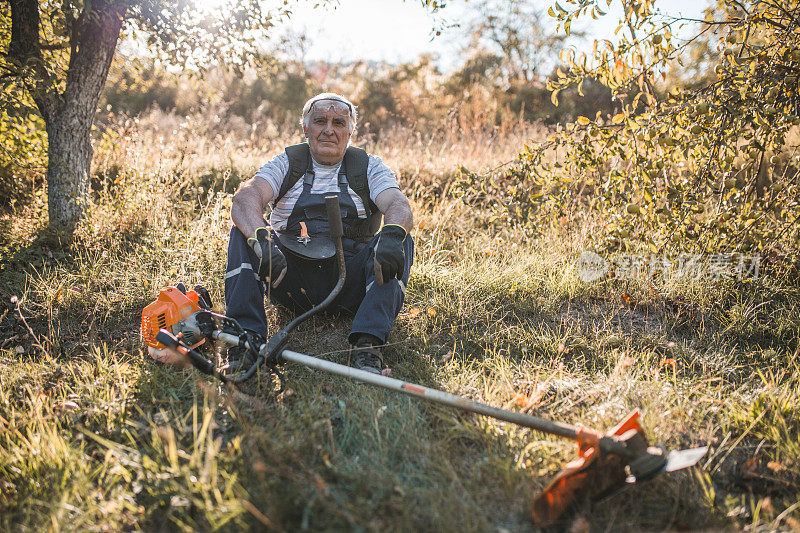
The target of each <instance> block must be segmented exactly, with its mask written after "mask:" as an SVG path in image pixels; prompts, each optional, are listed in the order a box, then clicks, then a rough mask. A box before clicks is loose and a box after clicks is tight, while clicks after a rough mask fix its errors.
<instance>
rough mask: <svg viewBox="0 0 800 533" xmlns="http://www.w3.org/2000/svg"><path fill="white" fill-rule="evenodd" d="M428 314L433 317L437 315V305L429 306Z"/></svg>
mask: <svg viewBox="0 0 800 533" xmlns="http://www.w3.org/2000/svg"><path fill="white" fill-rule="evenodd" d="M428 316H429V317H431V318H433V317H435V316H436V308H435V307H429V308H428Z"/></svg>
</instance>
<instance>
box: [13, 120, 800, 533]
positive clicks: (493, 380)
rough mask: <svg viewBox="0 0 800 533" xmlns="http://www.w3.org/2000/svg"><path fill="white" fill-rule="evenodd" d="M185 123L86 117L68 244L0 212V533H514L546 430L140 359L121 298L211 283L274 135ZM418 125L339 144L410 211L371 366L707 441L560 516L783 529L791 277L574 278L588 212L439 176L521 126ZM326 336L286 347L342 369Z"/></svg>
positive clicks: (795, 498) (674, 441)
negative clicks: (493, 214)
mask: <svg viewBox="0 0 800 533" xmlns="http://www.w3.org/2000/svg"><path fill="white" fill-rule="evenodd" d="M201 118H202V117H200V118H196V119H187V120H184V119H183V118H175V117H172V116H169V115H166V116H157V117H152V116H151V117H149V118H144V119H143V120H142V121H141V122H140V123H133V122H129V123H128V124H124V123H123V124H119V125H117V126H116V127H112V128H110V129H109V130H108V131H107V132H106V133H105V134H104V135H103V136H102V138H100V139H99V140H98V142H97V143H96V148H95V157H94V162H95V166H94V167H93V168H94V169H95V171H94V174H95V178H96V179H95V182H94V192H93V195H92V204H91V205H90V207H89V216H88V217H87V219H86V220H85V221H83V222H82V223H81V225H80V226H79V228H78V231H77V233H76V235H75V236H74V238H72V239H69V240H65V239H64V237H63V236H62V235H59V234H58V233H56V232H52V231H47V230H46V229H45V228H46V222H47V221H46V214H45V210H46V196H45V195H44V193H43V192H42V193H41V194H39V195H38V196H37V197H36V198H35V199H34V201H33V202H32V203H30V204H28V205H24V206H19V207H17V208H15V209H16V210H15V211H13V212H12V213H11V214H9V215H6V216H5V217H4V218H3V219H2V220H0V229H2V231H1V232H0V233H1V234H2V235H1V236H0V246H2V249H3V255H2V262H1V263H0V266H1V267H2V271H0V296H2V307H0V346H1V347H2V348H1V349H2V351H1V352H0V529H5V530H13V531H43V530H79V531H95V530H102V531H106V530H111V531H119V530H136V529H144V530H150V531H153V530H155V531H160V530H171V531H174V530H181V531H197V530H241V529H242V528H245V529H253V530H275V531H294V530H310V531H315V530H356V531H361V530H366V531H383V530H402V531H408V530H423V531H428V530H445V531H498V532H499V531H530V530H534V529H535V528H534V526H533V525H532V523H531V521H530V516H529V511H528V505H529V503H530V500H531V498H532V496H533V495H534V494H535V493H536V492H537V491H538V490H539V489H541V488H542V487H544V486H545V484H546V483H547V482H548V480H549V479H550V478H551V477H552V476H553V475H554V474H555V473H556V472H557V471H558V470H559V469H560V468H561V466H562V465H563V464H564V463H565V462H566V461H568V460H569V459H571V458H572V457H573V456H574V454H575V445H574V444H573V443H571V442H568V441H564V440H559V439H556V438H552V437H548V436H544V435H542V434H539V433H536V432H533V431H530V430H527V429H522V428H519V427H516V426H513V425H511V424H506V423H501V422H497V421H493V420H488V419H485V418H481V417H477V416H471V415H464V414H461V413H458V412H454V411H451V410H448V409H445V408H441V407H436V406H431V405H427V404H422V403H419V402H417V401H415V400H413V399H410V398H406V397H403V396H399V395H395V394H392V393H389V392H385V391H381V390H376V389H373V388H370V387H367V386H364V385H359V384H357V383H353V382H348V381H345V380H343V379H339V378H335V377H331V376H328V375H325V374H322V373H319V372H316V371H312V370H308V369H306V368H303V367H299V366H293V365H287V366H285V367H284V370H285V375H286V379H287V390H285V391H284V392H283V393H281V394H280V395H276V394H275V392H274V388H273V387H274V384H273V383H272V382H270V381H267V380H264V381H262V382H259V383H257V384H251V385H250V386H249V387H248V392H250V393H255V394H253V395H248V394H243V393H241V392H237V391H235V390H232V389H230V388H226V387H221V386H220V385H219V384H218V383H217V382H215V381H214V380H211V379H208V378H205V377H203V376H202V375H201V374H199V373H197V372H190V371H176V370H174V369H171V368H168V367H165V366H162V365H160V364H157V363H155V362H154V361H152V360H150V359H149V358H148V357H147V354H146V351H145V350H144V349H143V346H142V343H141V341H140V338H139V332H138V326H139V317H140V312H141V309H142V307H143V306H144V305H146V304H147V303H149V302H150V301H152V300H153V299H154V298H155V297H156V295H157V293H158V290H159V289H160V288H161V287H162V286H165V285H168V284H173V283H175V282H177V281H184V282H186V283H187V284H194V283H202V284H204V285H205V286H206V287H207V288H208V289H209V290H210V291H211V293H212V296H213V297H214V298H215V300H216V302H221V301H222V299H223V295H222V286H223V284H222V280H223V271H224V263H225V250H226V245H227V234H228V231H229V228H230V220H229V208H230V201H231V194H232V192H233V191H234V190H235V188H236V186H237V184H238V183H239V182H240V181H241V180H242V179H246V178H247V177H249V176H250V175H252V173H253V172H254V170H255V169H256V168H257V167H258V166H259V165H260V164H262V163H263V162H264V161H266V160H267V158H268V157H270V156H271V155H272V154H274V153H275V152H277V151H278V150H280V149H281V148H282V147H283V146H285V145H286V144H289V143H293V142H297V141H298V140H299V136H298V134H297V132H294V131H285V132H273V133H274V134H270V135H264V136H263V137H258V138H253V137H247V136H246V135H243V134H242V135H217V136H214V135H209V134H208V133H207V132H205V131H203V132H199V131H197V128H198V124H199V123H200V122H201ZM441 131H444V132H447V133H444V134H442V133H417V132H414V131H413V129H396V130H394V131H391V132H388V133H385V134H383V135H381V136H380V137H379V138H377V139H376V138H361V139H358V140H357V141H356V142H355V144H357V145H359V146H364V147H366V148H367V149H368V150H369V151H371V152H373V153H376V154H377V155H380V156H381V157H383V158H384V160H385V161H386V162H387V163H388V164H389V166H391V167H392V168H394V169H395V170H396V171H397V172H398V175H399V177H400V182H401V185H402V187H403V188H404V190H405V191H406V193H407V194H408V195H409V197H410V198H411V199H412V204H413V208H414V213H415V228H416V229H415V231H414V238H415V241H416V257H415V263H414V268H413V269H412V274H411V282H410V285H409V289H408V293H407V298H406V304H405V307H404V309H403V312H402V313H401V315H400V317H399V320H398V323H397V325H396V327H395V330H394V331H393V333H392V337H391V339H390V346H389V348H388V349H387V354H388V359H389V364H390V366H391V367H392V371H393V376H394V377H400V378H403V379H407V380H410V381H415V382H419V383H422V384H424V385H427V386H432V387H437V388H441V389H444V390H446V391H449V392H453V393H456V394H461V395H464V396H467V397H469V398H472V399H475V400H478V401H482V402H485V403H488V404H491V405H495V406H499V407H505V408H509V409H514V410H520V411H524V412H528V413H532V414H536V415H539V416H543V417H546V418H550V419H554V420H562V421H566V422H570V423H580V424H584V425H586V426H589V427H594V428H598V429H605V428H608V427H611V426H612V425H614V424H615V423H616V422H617V420H619V419H620V418H621V417H623V416H624V415H625V414H626V413H628V412H629V411H631V410H632V409H635V408H638V409H640V410H641V412H642V420H643V425H644V428H645V431H646V434H647V435H648V437H649V439H650V441H651V442H652V443H663V444H664V445H666V446H667V447H669V448H684V447H694V446H706V445H707V446H709V447H710V448H709V452H708V454H707V456H706V457H705V458H704V459H703V460H702V461H701V462H700V465H699V466H698V467H696V468H693V469H690V470H685V471H682V472H678V473H675V474H673V475H668V476H662V477H659V478H657V479H656V480H653V481H652V482H649V483H647V484H643V485H641V486H637V487H635V488H632V489H629V490H626V491H623V492H621V493H620V494H617V495H614V496H612V497H610V498H608V499H606V500H603V501H601V502H599V503H596V504H594V505H593V506H591V507H590V506H582V507H580V508H579V509H577V510H576V512H575V513H574V514H572V515H570V516H569V517H568V518H566V519H565V521H564V522H563V523H562V524H560V525H559V528H560V529H563V530H567V531H575V532H583V531H641V530H648V531H654V530H740V529H741V530H747V531H772V530H792V529H798V528H800V488H798V487H800V343H799V342H798V341H799V340H800V291H799V290H798V288H797V286H796V285H791V284H787V283H784V282H782V283H778V282H776V281H773V280H771V279H770V278H769V276H759V277H758V278H755V277H754V276H747V277H745V278H744V279H742V280H738V279H736V278H735V277H734V278H733V279H717V280H711V279H708V278H707V277H700V278H699V279H688V278H687V277H679V276H654V277H650V276H643V275H640V276H631V277H625V276H621V275H617V276H605V277H602V278H601V279H599V280H596V281H593V282H591V283H588V282H584V281H582V279H581V277H580V275H579V274H580V272H579V271H578V269H577V268H576V260H577V259H578V257H579V255H580V253H581V252H582V251H583V250H585V249H588V248H590V242H589V237H590V236H591V235H592V234H593V233H594V232H596V231H598V228H601V227H603V225H604V224H605V221H604V220H603V219H601V218H598V217H596V216H589V215H587V214H586V213H584V212H582V211H580V210H579V209H578V208H577V207H576V208H575V210H574V211H573V212H571V213H567V214H566V216H564V217H562V218H560V219H558V220H547V221H541V222H540V223H539V225H538V226H537V227H536V231H535V232H534V231H532V230H531V228H530V227H527V226H519V225H512V224H510V223H503V221H502V220H500V221H496V220H495V221H492V222H490V221H489V220H490V213H488V212H487V211H486V210H485V209H484V208H482V207H481V206H479V205H470V204H468V203H466V202H464V201H463V200H462V199H460V198H458V197H457V195H455V194H453V191H452V184H453V183H454V181H455V180H456V179H457V178H458V177H459V176H462V175H463V169H462V170H460V168H461V167H463V168H467V169H469V170H470V171H471V174H470V175H477V176H480V177H482V178H484V179H489V178H490V177H491V176H492V175H493V174H492V170H493V169H496V168H497V167H499V166H501V165H506V164H507V163H508V162H510V161H511V160H512V159H513V158H514V156H515V154H516V153H517V152H519V151H520V147H521V146H522V145H523V144H524V143H525V142H526V141H527V140H528V139H530V138H534V139H537V138H543V137H544V136H545V135H546V134H547V131H546V129H545V128H544V127H543V126H538V125H530V124H526V123H519V124H511V125H505V126H503V127H500V128H495V129H488V130H487V129H477V128H476V129H475V131H464V130H459V129H458V128H457V127H452V128H447V127H444V128H443V129H442V130H441ZM635 251H636V250H634V252H635ZM642 253H644V254H649V252H642ZM220 311H222V309H221V308H220ZM268 316H269V319H270V321H271V327H273V328H274V329H275V330H277V328H278V327H280V326H281V325H282V324H285V323H287V321H288V320H289V318H290V317H289V315H288V314H287V313H285V312H283V311H281V310H279V309H270V310H269V313H268ZM347 327H348V320H347V317H342V318H326V317H320V318H314V319H312V320H310V321H309V322H308V323H306V324H304V325H303V326H301V328H300V330H299V332H298V333H297V334H296V335H295V336H294V337H293V338H292V339H291V341H290V347H291V348H292V349H294V350H296V351H300V352H304V353H309V354H312V355H317V356H320V357H324V358H329V359H331V360H333V361H338V362H344V361H345V358H346V357H345V354H344V350H345V349H346V333H347Z"/></svg>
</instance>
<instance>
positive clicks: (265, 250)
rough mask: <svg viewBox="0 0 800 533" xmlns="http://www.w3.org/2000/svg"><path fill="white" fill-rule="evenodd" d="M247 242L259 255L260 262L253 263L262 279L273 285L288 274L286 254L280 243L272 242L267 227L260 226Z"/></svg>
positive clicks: (254, 268)
mask: <svg viewBox="0 0 800 533" xmlns="http://www.w3.org/2000/svg"><path fill="white" fill-rule="evenodd" d="M247 244H249V245H250V247H251V248H252V249H253V251H254V252H255V253H256V256H257V257H258V264H256V265H253V270H254V271H255V272H256V274H257V275H258V277H259V278H261V281H263V282H264V283H270V282H271V283H272V286H273V287H277V286H278V284H279V283H280V282H281V280H282V279H283V276H285V275H286V256H284V255H283V252H281V249H280V248H278V245H277V244H275V243H274V242H272V237H271V236H270V233H269V230H268V229H267V228H258V229H257V230H256V236H255V237H250V238H249V239H247Z"/></svg>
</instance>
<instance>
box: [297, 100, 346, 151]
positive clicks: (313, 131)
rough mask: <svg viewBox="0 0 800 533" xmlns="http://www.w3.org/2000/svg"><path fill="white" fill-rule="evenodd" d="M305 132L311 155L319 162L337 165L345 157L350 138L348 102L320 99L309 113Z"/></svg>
mask: <svg viewBox="0 0 800 533" xmlns="http://www.w3.org/2000/svg"><path fill="white" fill-rule="evenodd" d="M308 117H309V121H308V126H307V127H304V128H303V130H304V133H305V135H306V138H307V139H308V146H309V148H310V149H311V155H312V156H314V159H316V160H317V162H318V163H322V164H323V165H335V164H336V163H338V162H339V161H341V160H342V159H343V158H344V153H345V152H346V151H347V142H348V141H349V140H350V116H349V114H348V108H347V104H345V103H343V102H339V101H336V100H319V101H317V102H314V105H313V106H311V111H309V113H308Z"/></svg>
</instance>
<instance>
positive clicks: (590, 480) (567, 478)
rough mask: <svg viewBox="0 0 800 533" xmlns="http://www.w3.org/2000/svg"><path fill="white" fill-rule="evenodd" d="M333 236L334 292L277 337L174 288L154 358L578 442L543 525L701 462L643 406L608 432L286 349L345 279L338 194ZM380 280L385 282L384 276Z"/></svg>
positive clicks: (231, 378) (545, 499) (538, 508)
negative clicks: (243, 358)
mask: <svg viewBox="0 0 800 533" xmlns="http://www.w3.org/2000/svg"><path fill="white" fill-rule="evenodd" d="M326 207H327V209H328V219H329V221H330V226H331V236H332V238H333V241H334V243H335V245H336V257H337V261H338V266H339V279H338V281H337V283H336V286H335V287H334V289H333V291H331V293H330V294H329V295H328V296H327V297H326V298H325V300H324V301H323V302H321V303H320V304H319V305H317V306H316V307H314V308H313V309H310V310H309V311H307V312H306V313H304V314H302V315H300V316H298V317H297V318H295V319H294V320H292V321H291V322H290V323H289V324H288V325H287V326H286V327H285V328H283V329H282V330H280V331H278V332H277V333H276V334H275V335H273V336H272V337H271V338H270V339H269V340H265V339H263V338H259V337H258V336H257V335H254V334H253V333H252V332H248V331H246V330H244V329H243V328H241V327H240V326H239V324H238V323H237V322H236V321H235V320H233V319H231V318H228V317H226V316H224V315H221V314H218V313H215V312H213V311H212V305H211V299H210V297H209V295H208V292H207V291H206V290H205V289H203V288H202V287H200V286H196V287H195V288H194V290H189V291H187V290H186V288H185V287H183V286H182V285H180V284H179V285H177V286H175V287H166V288H164V289H162V290H161V293H160V294H159V296H158V299H157V300H156V301H155V302H153V303H151V304H150V305H148V306H147V307H145V309H144V310H143V312H142V336H143V338H144V340H145V342H146V343H147V345H148V351H149V352H150V354H151V356H152V357H153V358H155V359H158V360H160V361H163V362H167V363H171V364H176V365H179V366H188V365H189V364H191V365H193V366H194V367H195V368H197V369H198V370H200V371H201V372H203V373H205V374H209V375H213V376H216V377H217V378H218V379H219V380H220V381H222V382H225V383H234V384H235V383H241V382H243V381H246V380H248V379H250V378H251V377H253V375H254V374H255V373H256V372H257V371H258V370H259V369H260V368H262V367H266V368H267V369H268V370H269V371H271V372H273V373H275V374H276V376H277V377H278V378H279V381H280V386H281V389H282V388H283V377H282V376H281V374H280V372H279V371H278V365H279V364H281V363H284V362H287V361H289V362H294V363H299V364H301V365H305V366H307V367H310V368H314V369H317V370H320V371H323V372H328V373H330V374H335V375H338V376H343V377H347V378H352V379H355V380H358V381H361V382H363V383H367V384H370V385H375V386H378V387H382V388H385V389H389V390H393V391H397V392H400V393H403V394H406V395H408V396H413V397H416V398H420V399H423V400H427V401H429V402H433V403H438V404H441V405H446V406H449V407H453V408H455V409H459V410H462V411H467V412H471V413H477V414H480V415H484V416H488V417H491V418H496V419H498V420H503V421H506V422H511V423H513V424H517V425H519V426H523V427H527V428H531V429H534V430H537V431H540V432H543V433H548V434H550V435H556V436H559V437H564V438H567V439H572V440H574V441H576V442H577V443H578V456H577V457H576V458H575V459H574V460H572V461H570V462H569V463H567V465H566V466H565V467H564V469H563V470H561V472H559V473H558V474H557V475H556V476H555V478H554V479H553V480H552V481H551V482H550V484H549V485H547V487H545V489H544V490H543V491H542V492H541V493H540V494H538V495H537V496H536V497H535V498H534V499H533V502H532V503H531V515H532V517H533V520H534V522H536V523H537V524H539V525H550V524H553V523H554V522H555V521H556V520H557V519H558V517H559V516H561V515H562V513H564V511H565V510H567V508H569V507H570V506H571V505H573V504H580V503H582V502H586V501H590V502H591V501H597V500H599V499H601V498H604V497H606V496H608V495H610V494H612V493H614V492H616V491H618V490H620V489H621V488H623V487H625V486H626V485H628V484H631V483H636V482H639V481H644V480H647V479H650V478H652V477H653V476H655V475H656V474H658V473H660V472H672V471H675V470H680V469H683V468H687V467H690V466H693V465H694V464H696V463H697V462H698V461H699V460H700V458H701V457H703V455H705V453H706V450H707V448H705V447H702V448H693V449H688V450H680V451H671V452H669V453H667V452H666V451H665V450H664V449H662V448H660V447H653V446H650V445H649V444H648V442H647V440H646V438H645V436H644V432H643V431H642V428H641V426H640V425H639V420H638V419H639V412H638V410H637V411H633V412H632V413H630V414H629V415H628V416H626V417H625V418H624V419H623V420H622V421H621V422H620V423H619V424H617V425H616V426H615V427H613V428H612V429H610V430H609V431H607V432H605V433H602V432H600V431H596V430H593V429H589V428H585V427H582V426H577V425H571V424H565V423H562V422H555V421H551V420H546V419H543V418H539V417H535V416H531V415H528V414H525V413H519V412H515V411H508V410H505V409H499V408H497V407H492V406H490V405H486V404H483V403H480V402H476V401H473V400H469V399H467V398H463V397H460V396H456V395H454V394H450V393H447V392H444V391H440V390H436V389H431V388H428V387H424V386H422V385H418V384H415V383H410V382H407V381H402V380H399V379H394V378H391V377H389V376H384V375H380V374H374V373H371V372H367V371H364V370H358V369H355V368H352V367H349V366H346V365H341V364H338V363H334V362H331V361H326V360H323V359H319V358H317V357H312V356H309V355H305V354H301V353H297V352H293V351H291V350H287V349H285V346H286V344H287V341H288V336H289V333H290V332H291V331H292V330H293V329H294V328H295V327H296V326H297V325H298V324H300V323H301V322H303V321H304V320H306V319H307V318H308V317H310V316H311V315H313V314H315V313H318V312H319V311H321V310H322V309H324V308H325V307H327V306H328V305H329V304H330V303H331V301H333V300H334V299H335V298H336V296H337V295H338V294H339V292H340V291H341V288H342V286H343V285H344V277H345V262H344V253H343V251H342V226H341V218H340V216H339V206H338V198H337V197H336V196H331V197H328V198H326ZM378 281H379V282H380V281H381V280H380V279H378ZM206 340H212V341H214V340H219V341H223V342H225V343H227V344H228V345H231V346H238V347H240V348H242V349H244V350H246V351H247V352H249V354H250V356H251V358H252V360H255V363H254V364H253V365H251V366H250V367H249V368H248V369H246V370H242V371H239V372H234V373H228V372H226V369H225V368H224V367H223V368H218V367H217V366H216V365H215V364H214V363H213V362H212V361H209V360H208V359H206V358H205V357H204V356H203V355H202V354H201V353H200V352H198V351H197V350H195V348H197V347H198V346H200V345H201V344H202V343H204V342H205V341H206Z"/></svg>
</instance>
